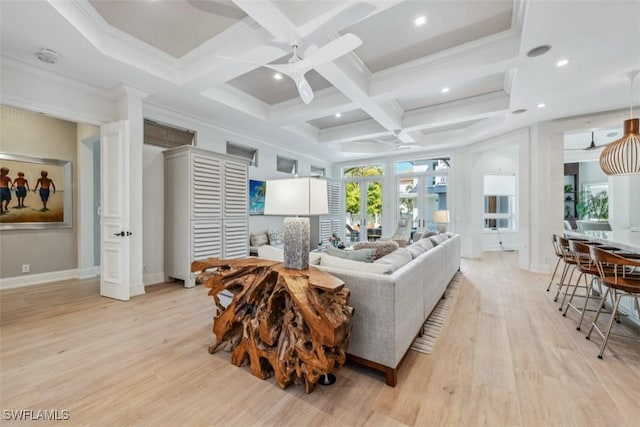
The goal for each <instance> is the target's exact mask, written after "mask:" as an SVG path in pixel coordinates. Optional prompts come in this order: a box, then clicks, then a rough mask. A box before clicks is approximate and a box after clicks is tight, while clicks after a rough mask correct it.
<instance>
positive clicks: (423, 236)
mask: <svg viewBox="0 0 640 427" xmlns="http://www.w3.org/2000/svg"><path fill="white" fill-rule="evenodd" d="M436 234H438V232H437V231H423V232H422V233H421V234H420V235H419V236H418V235H417V234H416V236H415V237H414V238H413V240H414V241H417V240H420V239H426V238H428V237H431V236H435V235H436Z"/></svg>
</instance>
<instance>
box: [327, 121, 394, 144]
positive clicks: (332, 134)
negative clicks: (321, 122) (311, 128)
mask: <svg viewBox="0 0 640 427" xmlns="http://www.w3.org/2000/svg"><path fill="white" fill-rule="evenodd" d="M387 135H389V131H388V130H387V129H385V128H384V127H382V126H381V125H380V123H378V122H377V121H376V120H373V119H369V120H362V121H359V122H356V123H349V124H346V125H342V126H335V127H332V128H328V129H321V130H320V138H319V142H321V143H333V142H348V141H357V140H362V139H372V138H380V137H381V136H387Z"/></svg>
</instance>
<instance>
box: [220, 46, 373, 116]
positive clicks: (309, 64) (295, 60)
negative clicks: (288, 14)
mask: <svg viewBox="0 0 640 427" xmlns="http://www.w3.org/2000/svg"><path fill="white" fill-rule="evenodd" d="M301 43H302V42H301V41H294V42H292V44H291V47H292V49H293V53H292V55H291V58H289V62H288V63H286V64H263V63H258V62H253V61H248V60H246V59H240V58H231V57H227V56H218V57H219V58H224V59H228V60H231V61H237V62H245V63H248V64H253V65H260V66H262V67H267V68H270V69H272V70H274V71H276V72H278V73H280V74H284V75H285V76H288V77H290V78H291V79H292V80H293V81H294V83H295V84H296V88H297V89H298V94H299V95H300V98H301V99H302V102H304V103H305V104H309V103H310V102H311V101H312V100H313V90H312V89H311V85H309V82H307V79H305V77H304V75H305V74H306V73H307V72H308V71H309V70H311V69H313V68H315V67H317V66H319V65H322V64H326V63H328V62H331V61H334V60H335V59H338V58H340V57H341V56H343V55H346V54H347V53H349V52H351V51H352V50H354V49H355V48H357V47H358V46H360V45H361V44H362V40H360V38H358V37H357V36H355V35H353V34H345V35H343V36H341V37H338V38H337V39H335V40H332V41H330V42H329V43H327V44H326V45H324V46H323V47H321V48H319V49H318V47H317V46H315V45H311V46H309V48H307V50H306V51H305V52H304V54H303V56H302V57H300V56H299V55H298V47H299V45H300V44H301Z"/></svg>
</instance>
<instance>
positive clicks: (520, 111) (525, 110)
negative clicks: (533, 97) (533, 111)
mask: <svg viewBox="0 0 640 427" xmlns="http://www.w3.org/2000/svg"><path fill="white" fill-rule="evenodd" d="M526 112H527V109H526V108H520V109H519V110H514V111H512V113H513V114H522V113H526Z"/></svg>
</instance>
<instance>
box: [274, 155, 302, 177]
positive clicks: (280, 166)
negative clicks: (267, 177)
mask: <svg viewBox="0 0 640 427" xmlns="http://www.w3.org/2000/svg"><path fill="white" fill-rule="evenodd" d="M276 169H277V171H278V172H284V173H288V174H291V175H295V174H297V173H298V161H297V160H294V159H288V158H286V157H280V156H277V158H276Z"/></svg>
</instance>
